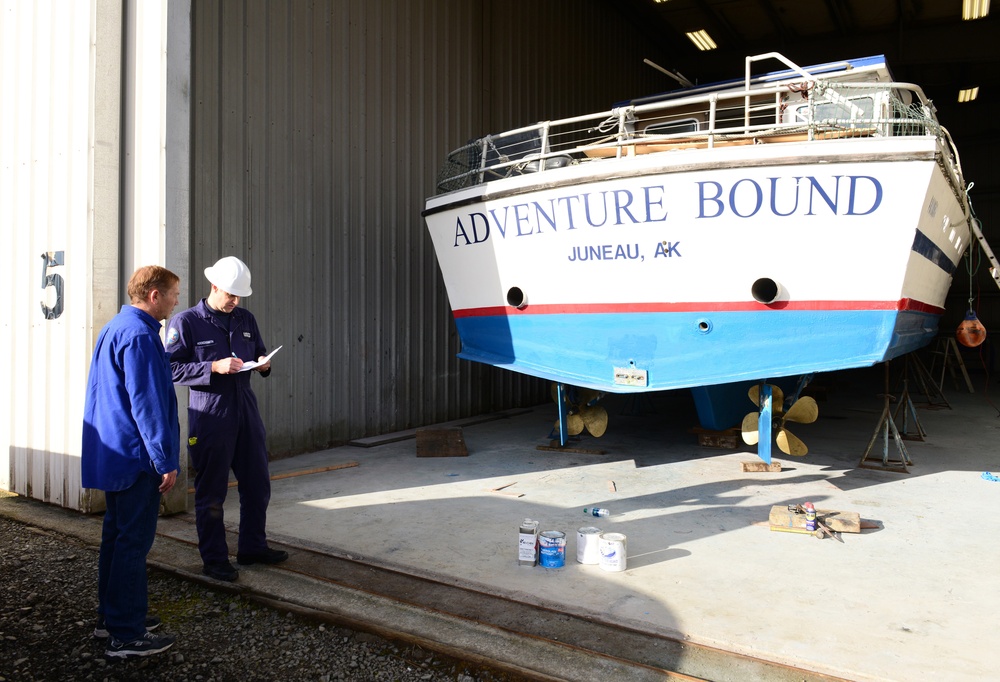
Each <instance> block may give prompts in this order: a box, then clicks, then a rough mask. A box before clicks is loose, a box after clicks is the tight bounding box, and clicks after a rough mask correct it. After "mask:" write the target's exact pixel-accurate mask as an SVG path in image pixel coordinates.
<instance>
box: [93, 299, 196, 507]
mask: <svg viewBox="0 0 1000 682" xmlns="http://www.w3.org/2000/svg"><path fill="white" fill-rule="evenodd" d="M80 468H81V474H82V483H83V487H85V488H97V489H99V490H111V491H114V490H125V489H126V488H129V487H130V486H131V485H132V484H133V483H135V481H136V480H137V479H138V478H139V474H140V473H141V472H146V473H149V474H152V475H154V476H162V475H163V474H167V473H170V472H171V471H176V470H177V469H179V468H180V425H179V423H178V421H177V394H176V393H175V392H174V386H173V381H172V379H171V375H170V358H169V356H168V355H167V353H166V351H165V350H164V349H163V343H162V342H161V341H160V323H159V322H158V321H157V320H154V319H153V317H152V316H151V315H149V314H148V313H146V312H145V311H143V310H140V309H139V308H136V307H134V306H131V305H124V306H122V309H121V312H119V313H118V314H117V315H116V316H115V317H114V318H113V319H112V320H111V321H110V322H108V323H107V324H106V325H104V329H102V330H101V334H100V336H99V337H98V338H97V345H96V346H95V347H94V356H93V359H92V360H91V363H90V375H89V377H88V380H87V397H86V402H85V404H84V408H83V452H82V457H81V460H80Z"/></svg>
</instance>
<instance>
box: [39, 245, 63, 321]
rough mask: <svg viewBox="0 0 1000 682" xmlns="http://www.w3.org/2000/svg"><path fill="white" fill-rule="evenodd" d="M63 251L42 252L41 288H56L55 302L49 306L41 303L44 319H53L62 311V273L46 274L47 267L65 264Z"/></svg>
mask: <svg viewBox="0 0 1000 682" xmlns="http://www.w3.org/2000/svg"><path fill="white" fill-rule="evenodd" d="M64 253H65V252H63V251H48V252H46V253H43V254H42V289H48V288H49V287H55V288H56V304H55V305H54V306H52V307H51V308H50V307H48V306H47V305H45V304H44V303H42V314H43V315H45V319H46V320H54V319H56V318H57V317H59V316H60V315H62V312H63V278H62V275H59V274H55V275H50V274H48V269H49V268H51V267H55V266H57V265H65V264H66V261H65V256H64Z"/></svg>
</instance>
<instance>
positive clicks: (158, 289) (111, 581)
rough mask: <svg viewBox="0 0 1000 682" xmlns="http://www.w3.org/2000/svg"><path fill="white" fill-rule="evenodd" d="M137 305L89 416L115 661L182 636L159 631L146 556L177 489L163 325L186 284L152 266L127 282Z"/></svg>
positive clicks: (87, 444)
mask: <svg viewBox="0 0 1000 682" xmlns="http://www.w3.org/2000/svg"><path fill="white" fill-rule="evenodd" d="M128 295H129V299H130V300H131V305H123V306H122V309H121V312H119V313H118V314H117V315H116V316H115V317H114V318H112V319H111V321H110V322H108V323H107V324H106V325H104V328H103V329H102V330H101V333H100V335H99V336H98V338H97V344H96V345H95V347H94V355H93V359H92V360H91V362H90V374H89V376H88V379H87V395H86V399H85V401H84V408H83V450H82V451H81V458H80V473H81V481H82V483H83V487H84V488H95V489H97V490H103V491H104V499H105V502H106V506H107V510H106V511H105V514H104V530H103V532H102V535H101V552H100V557H99V559H98V564H97V574H98V578H97V599H98V606H97V627H96V628H94V636H95V637H98V638H100V639H108V638H110V639H109V641H108V645H107V649H106V650H105V652H104V655H105V656H107V657H109V658H133V657H136V656H149V655H152V654H158V653H160V652H161V651H166V650H167V649H169V648H170V647H171V646H172V645H173V643H174V638H173V637H170V636H166V635H163V636H157V635H154V634H153V633H152V632H151V631H152V630H155V629H156V628H157V627H159V625H160V620H159V618H157V617H156V616H150V615H148V614H147V612H146V611H147V608H148V605H149V597H148V594H147V584H146V555H147V554H149V550H150V548H151V547H152V546H153V540H154V538H155V537H156V521H157V517H158V515H159V512H160V495H162V494H165V493H167V492H168V491H169V490H170V489H171V488H173V487H174V483H175V482H176V481H177V469H178V464H179V451H180V426H179V424H178V421H177V396H176V394H175V393H174V385H173V382H172V380H171V376H170V360H169V358H168V357H167V354H166V353H165V352H164V350H163V342H162V341H161V340H160V320H163V319H165V318H167V317H169V316H170V313H171V312H173V309H174V308H175V307H176V306H177V301H178V298H179V297H180V279H178V277H177V275H175V274H174V273H172V272H170V271H169V270H167V269H166V268H162V267H160V266H158V265H147V266H145V267H141V268H139V269H138V270H136V271H135V273H133V275H132V278H131V279H130V280H129V283H128Z"/></svg>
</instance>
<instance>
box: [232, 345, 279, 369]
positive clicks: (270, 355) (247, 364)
mask: <svg viewBox="0 0 1000 682" xmlns="http://www.w3.org/2000/svg"><path fill="white" fill-rule="evenodd" d="M279 350H281V346H278V347H277V348H275V349H274V350H272V351H271V352H270V353H268V354H267V357H265V358H264V359H263V360H260V361H259V362H258V361H257V360H248V361H247V362H244V363H243V366H242V367H240V371H241V372H246V371H247V370H251V369H253V368H254V367H260V366H261V365H266V364H267V363H269V362H270V361H271V358H273V357H274V354H275V353H277V352H278V351H279Z"/></svg>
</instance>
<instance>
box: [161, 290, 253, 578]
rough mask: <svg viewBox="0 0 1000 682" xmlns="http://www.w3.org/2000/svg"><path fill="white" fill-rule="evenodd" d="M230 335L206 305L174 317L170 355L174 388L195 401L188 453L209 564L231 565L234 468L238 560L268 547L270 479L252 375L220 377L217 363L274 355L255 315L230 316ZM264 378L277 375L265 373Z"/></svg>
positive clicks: (201, 540) (241, 312)
mask: <svg viewBox="0 0 1000 682" xmlns="http://www.w3.org/2000/svg"><path fill="white" fill-rule="evenodd" d="M229 318H230V319H229V322H230V325H229V327H230V328H229V329H226V326H225V322H224V321H223V320H222V319H220V318H219V317H218V316H216V315H215V314H213V312H212V310H211V309H210V308H209V307H208V304H207V303H206V302H205V299H202V300H201V302H200V303H199V304H197V305H196V306H194V307H193V308H188V309H187V310H185V311H183V312H181V313H178V314H177V315H175V316H174V317H172V318H171V319H170V329H169V331H168V332H167V351H168V352H169V353H170V366H171V369H172V371H173V379H174V383H177V384H181V385H183V386H188V387H190V389H191V392H190V397H189V399H188V453H189V454H190V455H191V464H192V465H193V466H194V468H195V470H196V473H195V478H194V489H195V493H194V508H195V524H196V526H197V528H198V549H199V551H200V552H201V558H202V561H204V562H205V563H206V564H209V563H222V562H226V561H228V560H229V547H228V544H227V543H226V529H225V525H224V522H223V503H224V502H225V501H226V492H227V490H228V486H229V470H230V469H232V471H233V473H234V474H235V475H236V480H237V482H238V488H237V489H238V491H239V495H240V534H239V541H238V546H237V552H238V553H239V554H249V555H253V554H259V553H261V552H263V551H264V550H266V549H267V535H266V532H265V530H264V527H265V525H266V521H267V505H268V502H270V500H271V480H270V473H269V471H268V466H267V447H266V444H265V436H266V434H265V431H264V422H263V421H261V418H260V412H259V411H258V409H257V397H256V396H255V395H254V392H253V389H252V388H251V387H250V376H251V375H252V374H254V372H253V371H246V372H239V373H237V374H213V373H212V362H214V361H215V360H221V359H223V358H227V357H230V356H235V357H238V358H239V359H241V360H243V361H244V362H247V361H249V360H256V359H257V358H259V357H260V356H262V355H267V349H266V347H265V345H264V341H263V340H262V339H261V336H260V330H259V329H258V328H257V321H256V320H255V319H254V316H253V315H252V314H251V313H250V312H249V311H247V310H244V309H243V308H234V309H233V312H232V313H230V314H229ZM260 374H261V375H262V376H266V375H267V374H270V370H268V371H267V372H261V373H260Z"/></svg>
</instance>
